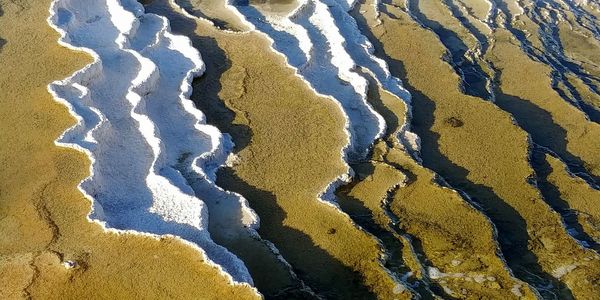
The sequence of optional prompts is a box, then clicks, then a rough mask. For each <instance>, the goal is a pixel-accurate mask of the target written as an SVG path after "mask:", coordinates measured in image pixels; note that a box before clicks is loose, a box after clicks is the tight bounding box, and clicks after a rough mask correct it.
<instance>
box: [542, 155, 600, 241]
mask: <svg viewBox="0 0 600 300" xmlns="http://www.w3.org/2000/svg"><path fill="white" fill-rule="evenodd" d="M546 155H550V156H552V153H549V152H548V151H546V150H545V149H544V148H543V147H539V146H535V145H534V149H533V152H532V155H531V165H532V166H533V168H534V170H535V172H536V177H537V180H536V181H537V186H538V188H539V190H540V192H541V193H542V196H543V198H544V200H545V201H546V203H548V205H550V207H552V209H553V210H554V211H556V212H557V213H559V214H560V216H561V218H562V221H563V226H564V227H565V230H566V231H567V232H568V233H569V234H570V235H571V236H572V237H573V238H574V239H576V240H577V241H578V242H579V244H581V245H583V246H584V247H585V248H588V249H592V250H594V251H596V252H599V253H600V245H599V244H598V243H596V241H595V240H594V238H593V237H591V236H589V235H588V234H586V232H585V231H584V229H583V226H582V225H581V224H580V223H579V220H578V218H577V217H578V214H579V212H577V211H576V210H574V209H572V208H571V207H570V205H569V203H568V202H567V201H565V200H564V199H563V197H562V195H561V193H560V191H559V190H558V188H557V187H556V186H555V185H553V184H552V183H550V182H549V181H548V176H549V175H550V173H551V172H552V171H553V170H552V167H551V166H550V164H549V163H548V161H547V160H546Z"/></svg>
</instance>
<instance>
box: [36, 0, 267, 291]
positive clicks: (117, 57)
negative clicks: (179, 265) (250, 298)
mask: <svg viewBox="0 0 600 300" xmlns="http://www.w3.org/2000/svg"><path fill="white" fill-rule="evenodd" d="M48 22H49V23H50V25H51V26H52V27H53V28H54V29H55V30H56V31H58V32H59V33H60V34H61V37H60V40H59V43H60V44H61V45H63V46H65V47H69V48H71V49H74V50H80V51H84V52H86V53H88V54H90V55H91V56H92V57H93V58H94V61H93V62H92V63H91V64H89V65H87V66H86V67H85V68H83V69H81V70H79V71H77V72H76V73H74V74H73V75H72V76H70V77H68V78H66V79H64V80H61V81H56V82H53V83H52V84H50V85H49V86H48V90H49V91H50V93H52V95H53V96H54V98H55V99H56V100H57V101H59V102H60V103H62V104H64V105H65V106H67V107H68V108H69V110H70V112H71V114H72V115H73V116H74V117H75V119H76V121H77V123H76V124H75V125H73V126H72V127H71V128H69V129H68V130H66V131H65V132H64V133H63V135H62V136H61V137H60V138H59V139H58V140H57V144H58V145H61V146H65V147H71V148H75V149H77V150H79V151H82V152H84V153H86V154H87V155H88V156H89V158H90V160H91V167H90V176H89V177H88V178H86V179H85V180H84V181H83V182H81V184H80V186H79V188H80V190H81V191H82V192H83V194H84V195H85V196H86V197H87V198H88V199H90V200H91V202H92V211H91V213H90V215H89V219H90V221H94V222H97V223H100V224H102V225H103V226H104V228H105V229H106V230H111V231H116V232H119V233H123V232H127V233H133V234H143V235H148V236H152V237H157V236H158V235H165V234H166V235H173V236H176V237H180V238H182V239H183V241H184V242H185V243H187V244H189V245H191V246H193V247H195V248H196V249H197V250H198V251H199V252H200V253H201V254H202V255H203V256H204V258H205V259H206V260H207V261H208V262H209V263H212V264H214V265H215V266H216V267H217V268H218V269H220V270H221V271H222V273H223V274H225V275H226V276H227V277H228V278H229V279H230V280H231V282H232V283H234V284H250V285H251V284H252V278H251V277H250V274H249V272H248V270H247V268H246V267H245V265H244V264H243V262H242V261H241V260H240V259H238V258H237V257H236V256H235V255H233V254H232V253H230V252H229V251H228V250H227V249H225V248H224V247H222V246H220V245H217V244H216V243H215V242H213V240H212V239H211V237H210V234H209V232H208V221H209V220H208V218H209V212H208V207H210V205H207V203H209V202H210V203H213V202H220V203H221V207H222V208H221V209H218V210H215V211H214V212H213V211H211V212H210V214H211V215H210V217H211V222H213V220H214V222H215V224H216V226H215V227H216V228H217V229H218V230H222V231H223V232H224V233H225V234H227V233H229V232H233V231H235V230H239V228H245V229H246V230H248V231H249V234H255V229H256V228H257V227H258V224H259V220H258V217H257V215H256V214H255V213H254V212H253V211H252V209H250V208H249V206H248V203H247V201H246V200H245V199H244V198H243V197H241V196H240V195H238V194H235V193H231V192H227V191H224V190H222V189H221V188H219V187H218V186H216V184H215V183H214V182H215V176H216V175H215V174H216V171H217V169H218V168H219V167H220V166H222V165H223V164H224V163H225V161H226V159H227V156H228V155H229V153H230V152H231V149H232V147H233V143H232V142H231V140H230V137H229V136H227V135H223V134H222V133H221V132H219V130H218V129H217V128H215V127H213V126H210V125H207V124H206V119H205V116H204V115H203V113H202V112H201V111H199V110H197V109H196V108H195V106H194V104H193V102H192V101H191V100H190V99H189V97H190V94H191V92H192V87H191V81H192V79H193V78H194V77H197V76H200V75H202V73H203V72H204V69H205V65H204V63H203V61H202V59H201V56H200V53H198V51H197V50H196V49H195V48H193V47H192V45H191V42H190V40H189V39H188V38H187V37H183V36H177V35H173V34H171V31H170V27H169V22H168V20H167V19H165V18H163V17H159V16H157V15H154V14H146V13H145V12H144V8H143V6H142V5H141V4H139V3H138V2H137V1H135V0H55V1H54V2H53V3H52V6H51V8H50V17H49V19H48ZM211 201H212V202H211ZM212 224H213V223H211V225H212Z"/></svg>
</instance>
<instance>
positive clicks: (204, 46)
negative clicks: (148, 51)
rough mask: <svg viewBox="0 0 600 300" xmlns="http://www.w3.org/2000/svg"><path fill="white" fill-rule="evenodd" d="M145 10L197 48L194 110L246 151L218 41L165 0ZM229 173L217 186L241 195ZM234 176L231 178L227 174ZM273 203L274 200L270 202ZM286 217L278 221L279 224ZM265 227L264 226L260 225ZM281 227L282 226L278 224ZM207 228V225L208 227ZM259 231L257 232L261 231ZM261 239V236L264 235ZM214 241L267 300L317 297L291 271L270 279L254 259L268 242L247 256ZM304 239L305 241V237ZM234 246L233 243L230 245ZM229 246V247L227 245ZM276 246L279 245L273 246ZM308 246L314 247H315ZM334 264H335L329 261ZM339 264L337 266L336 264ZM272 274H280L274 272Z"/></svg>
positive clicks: (246, 136) (244, 129)
mask: <svg viewBox="0 0 600 300" xmlns="http://www.w3.org/2000/svg"><path fill="white" fill-rule="evenodd" d="M146 11H147V12H149V13H155V14H158V15H162V16H164V17H166V18H167V19H169V22H170V25H171V28H172V30H173V32H174V33H175V34H182V35H185V36H187V37H189V38H190V39H191V40H192V44H193V46H194V47H195V48H197V49H200V50H201V51H202V54H203V59H204V62H205V63H206V65H207V68H206V71H205V73H204V75H203V76H202V77H200V78H196V79H194V82H193V83H192V86H193V92H192V96H191V99H192V100H193V101H194V103H195V105H196V107H197V108H198V109H199V110H201V111H202V112H203V113H204V114H205V115H206V118H207V123H208V124H212V125H215V126H217V127H218V128H219V129H220V130H221V131H222V132H224V133H227V134H229V135H230V136H231V137H232V139H233V141H234V143H235V148H234V151H235V152H239V151H241V150H242V149H244V148H246V147H247V146H248V145H249V144H250V140H251V137H252V129H251V128H250V126H248V124H249V122H246V124H237V120H234V119H235V117H236V115H238V116H239V115H242V116H244V115H245V113H243V112H238V111H233V110H231V109H230V108H229V107H227V106H226V105H225V103H224V102H223V101H222V99H221V98H220V96H219V93H220V92H221V90H222V85H221V77H222V76H223V74H224V73H225V72H226V71H227V70H229V69H230V68H231V65H232V62H231V61H230V60H229V59H228V58H227V54H226V53H225V51H224V50H223V49H221V48H220V46H219V44H218V42H217V41H216V40H215V39H214V38H212V37H209V36H199V35H197V33H196V32H195V31H196V28H197V26H198V25H197V23H196V22H195V21H193V20H191V19H189V18H187V17H185V16H183V15H181V14H180V13H177V12H175V11H174V9H172V8H171V7H170V5H169V4H168V3H167V1H166V0H154V1H152V2H151V4H149V5H148V6H147V7H146ZM227 172H228V171H225V170H221V171H219V172H218V174H217V185H219V186H220V187H222V188H224V189H226V190H233V191H237V192H241V190H240V189H239V186H240V185H242V183H243V182H242V180H241V179H239V178H236V184H235V186H232V187H229V186H228V183H229V182H222V180H221V179H222V177H229V176H228V174H229V173H227ZM230 176H233V175H230ZM246 188H247V189H252V187H250V186H247V187H246ZM241 194H242V195H244V196H245V197H246V198H247V199H248V200H249V201H250V204H251V207H252V208H253V209H255V211H256V212H257V213H258V214H259V217H260V218H261V221H262V223H263V224H265V220H267V219H268V218H266V217H265V214H266V213H267V212H265V211H261V210H257V209H256V207H255V206H256V205H255V201H253V200H255V199H250V198H248V197H247V195H246V194H247V192H241ZM263 195H264V197H267V196H269V195H268V194H267V192H264V193H261V197H262V196H263ZM269 197H270V198H273V196H272V195H270V196H269ZM259 199H261V200H265V199H263V198H259ZM273 203H275V202H274V199H273ZM282 213H283V212H282V211H281V212H280V213H279V214H275V218H277V216H278V215H280V214H282ZM283 219H285V218H283V217H282V218H281V222H282V221H283ZM263 226H264V225H263ZM280 226H281V225H280ZM209 229H210V226H209ZM260 231H261V230H259V232H260ZM263 236H264V235H263ZM213 238H214V239H216V241H217V242H219V243H220V244H224V245H225V244H226V245H228V246H229V247H228V250H230V251H232V252H233V253H235V254H236V255H238V256H239V257H240V258H241V259H242V260H243V261H244V262H245V264H246V267H248V269H249V271H250V273H251V275H252V278H253V279H254V282H255V284H256V287H257V288H258V289H259V291H260V292H261V293H263V295H264V296H265V298H267V299H312V298H315V299H316V298H319V296H318V295H316V294H314V292H313V290H312V289H311V288H310V287H308V286H307V285H306V284H305V283H304V282H303V281H302V280H300V279H299V278H297V277H296V275H297V273H296V274H294V273H293V270H290V272H291V274H289V276H290V278H288V279H285V278H272V276H273V275H272V274H270V273H269V272H265V270H264V266H263V265H261V262H264V261H262V260H255V258H257V257H265V256H268V254H266V253H263V252H264V251H266V250H265V249H266V247H267V244H268V241H263V243H264V244H265V247H261V249H256V247H258V246H253V245H255V244H254V243H252V245H246V246H248V247H249V248H251V249H253V250H254V251H255V252H261V253H259V254H260V255H258V254H257V253H249V252H251V251H249V250H248V249H243V248H244V245H239V244H240V243H242V244H244V243H247V242H244V241H241V240H239V241H237V242H238V243H237V244H236V241H233V242H226V241H224V240H220V239H218V238H217V235H214V234H213ZM305 239H306V238H305ZM232 243H233V244H232ZM230 244H231V245H230ZM276 246H278V245H276ZM311 246H313V247H314V245H312V243H311ZM269 263H275V264H278V267H277V268H287V267H286V266H285V265H284V264H283V262H278V261H277V260H276V257H275V254H272V258H271V259H270V260H269ZM332 264H334V265H335V263H333V262H332ZM338 264H340V263H339V262H338ZM273 274H279V273H277V272H273ZM286 281H291V282H290V285H288V286H285V287H281V288H280V289H278V290H273V282H286Z"/></svg>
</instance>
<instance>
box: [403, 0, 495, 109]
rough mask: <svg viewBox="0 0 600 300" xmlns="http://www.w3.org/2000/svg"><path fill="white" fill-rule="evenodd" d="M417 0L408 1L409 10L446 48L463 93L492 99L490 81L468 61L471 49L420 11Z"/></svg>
mask: <svg viewBox="0 0 600 300" xmlns="http://www.w3.org/2000/svg"><path fill="white" fill-rule="evenodd" d="M418 5H419V2H418V1H417V0H409V1H407V9H408V11H409V13H410V15H411V16H412V17H413V18H415V21H416V22H417V23H419V24H421V26H423V27H425V28H426V29H428V30H430V31H432V32H433V33H435V34H436V35H437V36H438V38H439V39H440V42H441V43H442V44H443V45H444V48H445V49H446V50H447V51H448V53H447V56H448V63H449V64H450V65H451V66H452V67H453V68H454V70H455V72H456V73H457V74H459V76H460V77H461V89H462V91H463V92H464V93H465V94H467V95H471V96H474V97H479V98H483V99H491V98H492V94H491V92H490V91H489V90H488V86H489V82H490V79H489V78H488V77H487V75H486V73H485V72H484V71H483V70H482V69H481V66H480V65H479V64H477V63H476V62H474V61H472V60H471V59H468V58H467V56H468V52H470V51H471V49H470V48H469V47H468V46H467V45H465V43H464V42H463V40H462V39H461V38H460V37H459V36H458V34H456V33H455V32H454V31H452V30H449V29H447V28H445V27H444V26H443V25H442V24H440V23H438V22H436V21H434V20H431V19H429V18H427V16H425V15H424V14H423V13H421V11H420V10H419V7H418Z"/></svg>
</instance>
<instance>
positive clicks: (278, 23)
mask: <svg viewBox="0 0 600 300" xmlns="http://www.w3.org/2000/svg"><path fill="white" fill-rule="evenodd" d="M354 4H355V1H341V0H340V1H333V0H326V1H314V0H306V1H303V2H301V3H300V4H299V6H298V7H297V8H296V9H295V10H294V11H292V12H291V13H289V14H288V15H286V16H283V17H282V16H276V15H268V14H264V13H262V12H261V11H259V10H258V9H257V8H255V7H252V6H249V5H246V4H239V3H236V2H235V1H230V8H231V9H232V10H235V11H237V12H238V14H239V15H241V16H242V18H243V19H244V20H246V21H247V22H248V23H249V24H250V26H251V27H252V28H253V29H254V30H256V31H259V32H262V33H263V34H265V35H266V37H267V38H268V39H270V40H271V42H272V47H273V49H274V50H275V51H276V52H278V53H280V54H281V55H283V56H284V58H285V59H286V61H287V62H288V64H289V65H290V67H292V68H294V69H295V70H296V73H297V75H298V76H299V77H300V78H302V79H303V80H304V81H305V82H306V83H307V85H308V86H309V87H310V88H311V89H312V90H313V91H314V92H315V93H316V94H317V95H320V96H324V97H328V98H330V99H332V100H333V101H335V103H336V104H338V106H339V107H340V109H341V110H342V111H343V113H344V115H345V116H346V131H347V134H348V137H349V141H348V144H347V146H346V147H345V148H344V149H343V150H342V151H343V153H342V155H343V157H344V158H345V160H347V161H353V160H361V159H363V158H364V157H365V156H366V155H367V154H368V152H369V150H370V148H371V146H372V144H373V141H375V140H376V139H378V138H380V137H382V136H383V134H384V132H385V130H386V128H385V127H386V124H385V121H384V120H383V118H382V117H381V116H380V115H379V114H378V113H377V112H376V111H375V110H374V109H373V108H372V107H371V105H370V104H369V103H368V101H367V91H368V85H369V82H368V80H367V79H366V78H365V77H364V76H363V75H361V72H365V73H371V74H372V75H373V77H374V78H375V79H376V82H377V84H378V85H380V86H381V87H383V88H384V89H385V90H386V91H388V92H390V93H391V94H393V95H394V96H396V97H397V98H398V99H399V100H400V101H403V102H404V103H405V105H406V106H408V107H409V106H410V94H409V93H408V92H407V91H406V90H405V89H404V88H403V87H402V84H401V82H400V80H398V79H397V78H394V77H393V76H391V75H390V73H389V70H388V69H387V65H386V62H385V61H383V60H380V59H378V58H377V57H375V56H374V55H373V51H374V48H373V46H372V45H371V43H370V42H369V41H368V40H367V38H366V37H364V36H363V35H362V34H361V33H360V31H359V30H358V27H357V25H356V21H355V20H354V19H353V18H352V17H351V16H350V15H349V13H348V11H349V10H351V9H352V7H353V6H354ZM407 111H410V109H407ZM409 119H410V114H407V119H406V120H404V126H402V129H401V130H400V131H399V133H398V136H397V138H398V140H399V141H400V143H401V144H402V145H404V146H405V148H407V150H409V151H411V150H412V151H418V148H419V140H418V137H417V136H416V135H415V134H413V133H411V132H410V131H409V130H408V128H409V124H410V122H409V121H408V120H409ZM348 170H349V171H348V173H347V174H343V175H340V176H339V177H338V179H337V180H335V181H334V182H332V183H330V184H329V185H328V186H327V187H326V188H325V190H324V192H323V193H322V194H321V195H320V196H319V198H320V199H321V200H325V201H326V202H327V203H329V204H333V205H337V204H336V203H335V195H334V191H335V190H336V189H337V188H338V187H339V186H341V185H342V184H345V183H347V182H349V180H350V177H351V176H352V173H353V171H352V170H351V169H350V168H349V169H348Z"/></svg>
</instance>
